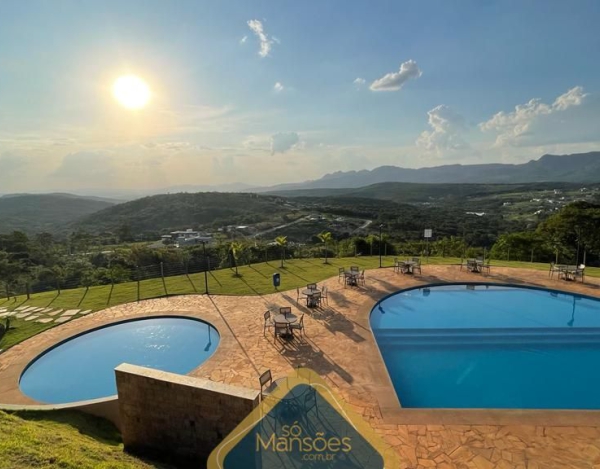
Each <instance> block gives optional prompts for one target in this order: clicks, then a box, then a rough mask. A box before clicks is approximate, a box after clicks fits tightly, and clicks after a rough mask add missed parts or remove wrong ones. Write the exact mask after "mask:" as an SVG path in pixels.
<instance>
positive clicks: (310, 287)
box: [306, 283, 317, 290]
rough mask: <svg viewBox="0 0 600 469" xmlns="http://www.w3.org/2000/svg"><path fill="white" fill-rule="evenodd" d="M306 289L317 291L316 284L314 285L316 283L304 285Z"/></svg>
mask: <svg viewBox="0 0 600 469" xmlns="http://www.w3.org/2000/svg"><path fill="white" fill-rule="evenodd" d="M306 288H307V289H308V290H316V289H317V284H316V283H308V284H307V285H306Z"/></svg>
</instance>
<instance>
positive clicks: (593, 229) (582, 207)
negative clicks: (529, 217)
mask: <svg viewBox="0 0 600 469" xmlns="http://www.w3.org/2000/svg"><path fill="white" fill-rule="evenodd" d="M599 226H600V205H598V204H592V203H589V202H582V201H580V202H575V203H572V204H570V205H567V206H566V207H564V208H563V209H562V210H561V211H560V212H558V213H556V214H554V215H552V216H551V217H550V218H548V219H547V220H545V221H544V222H542V223H541V224H540V226H539V227H538V229H537V233H538V234H539V235H541V236H542V237H543V238H544V240H545V241H546V244H547V245H549V246H551V247H552V249H553V250H554V251H555V253H556V255H557V259H558V253H559V252H560V251H562V252H564V253H569V254H570V256H573V257H575V256H574V254H575V253H576V250H575V249H576V247H578V248H581V249H582V250H583V251H584V252H585V251H590V252H594V253H596V254H598V253H600V230H598V227H599ZM578 254H579V253H578V252H577V257H579V256H578ZM575 261H576V262H579V259H575Z"/></svg>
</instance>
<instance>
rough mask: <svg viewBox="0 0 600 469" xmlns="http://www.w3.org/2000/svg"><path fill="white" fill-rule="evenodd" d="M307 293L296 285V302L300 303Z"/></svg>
mask: <svg viewBox="0 0 600 469" xmlns="http://www.w3.org/2000/svg"><path fill="white" fill-rule="evenodd" d="M305 298H306V295H305V294H304V293H301V292H300V288H298V287H296V303H300V300H301V299H302V300H303V299H305Z"/></svg>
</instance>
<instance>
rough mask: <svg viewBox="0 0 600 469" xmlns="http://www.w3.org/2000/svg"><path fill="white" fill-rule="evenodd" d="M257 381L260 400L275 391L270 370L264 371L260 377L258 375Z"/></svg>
mask: <svg viewBox="0 0 600 469" xmlns="http://www.w3.org/2000/svg"><path fill="white" fill-rule="evenodd" d="M258 380H259V382H260V398H261V400H262V399H263V398H265V397H267V396H268V395H269V394H271V393H272V392H273V391H274V390H275V388H276V387H277V384H276V383H275V382H274V381H273V377H272V376H271V370H267V371H265V372H264V373H263V374H262V375H260V378H259V379H258Z"/></svg>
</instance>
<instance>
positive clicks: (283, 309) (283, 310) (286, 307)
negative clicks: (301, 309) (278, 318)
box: [279, 306, 292, 316]
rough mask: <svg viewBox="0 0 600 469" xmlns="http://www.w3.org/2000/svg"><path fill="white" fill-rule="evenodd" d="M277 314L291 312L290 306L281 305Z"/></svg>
mask: <svg viewBox="0 0 600 469" xmlns="http://www.w3.org/2000/svg"><path fill="white" fill-rule="evenodd" d="M279 314H283V315H284V316H287V315H288V314H292V308H291V307H290V306H282V307H281V308H279Z"/></svg>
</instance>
